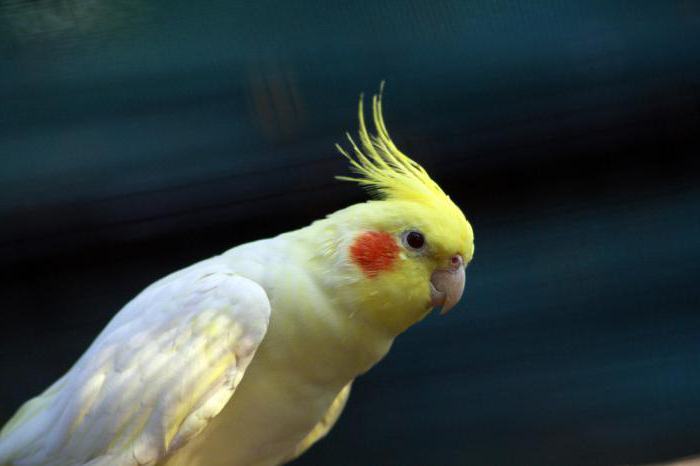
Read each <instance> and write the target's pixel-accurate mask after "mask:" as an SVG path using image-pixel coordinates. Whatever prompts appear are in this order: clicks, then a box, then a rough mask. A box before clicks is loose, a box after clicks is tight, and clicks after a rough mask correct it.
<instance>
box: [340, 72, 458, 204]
mask: <svg viewBox="0 0 700 466" xmlns="http://www.w3.org/2000/svg"><path fill="white" fill-rule="evenodd" d="M383 90H384V82H382V84H381V86H380V88H379V94H375V95H373V96H372V119H373V123H374V128H375V131H376V134H370V133H369V131H368V130H367V125H366V124H365V112H364V96H363V95H360V103H359V110H358V114H359V120H360V128H359V131H358V137H359V141H360V145H359V146H358V144H357V143H356V142H355V140H354V139H353V138H352V136H351V135H350V133H346V136H347V138H348V141H350V144H351V145H352V149H353V153H354V157H353V156H351V155H350V154H349V153H348V152H347V151H346V150H345V149H343V148H342V147H341V146H340V145H339V144H336V148H337V149H338V150H339V151H340V153H341V154H343V155H344V156H345V157H346V158H347V159H348V161H349V162H350V165H351V167H350V168H351V170H352V171H354V172H355V173H357V175H358V176H356V177H352V176H336V178H337V179H339V180H345V181H354V182H356V183H358V184H360V185H361V186H364V187H366V188H368V189H369V190H370V191H371V192H373V193H376V194H377V195H378V196H379V197H381V198H386V199H395V200H412V201H423V202H435V201H444V200H446V199H449V198H448V197H447V195H446V194H445V193H444V192H443V191H442V189H440V186H438V184H437V183H435V182H434V181H433V180H432V179H431V178H430V176H429V175H428V173H427V172H426V171H425V169H424V168H423V167H421V166H420V165H419V164H418V163H416V162H414V161H413V160H411V159H410V158H409V157H408V156H406V155H405V154H403V153H402V152H401V151H400V150H399V149H397V147H396V146H395V145H394V143H393V141H392V140H391V137H389V132H388V131H387V129H386V125H385V124H384V117H383V116H382V94H383ZM360 146H361V147H360Z"/></svg>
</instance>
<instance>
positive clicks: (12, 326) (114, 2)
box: [0, 0, 700, 466]
mask: <svg viewBox="0 0 700 466" xmlns="http://www.w3.org/2000/svg"><path fill="white" fill-rule="evenodd" d="M382 79H386V80H387V88H386V93H385V116H386V120H387V122H388V126H389V128H390V130H391V131H392V134H393V136H394V139H395V140H396V142H397V144H398V145H399V147H401V148H402V149H403V150H405V151H406V152H407V153H408V154H410V155H412V156H413V157H414V158H415V159H416V160H418V161H419V162H421V163H423V164H424V165H425V166H426V168H427V169H428V170H429V171H430V172H431V173H432V175H433V177H434V178H435V179H436V180H437V181H438V182H439V183H440V184H441V185H442V186H443V188H444V189H445V190H446V191H447V192H448V193H449V194H450V195H451V196H452V197H453V199H455V200H456V201H457V203H458V204H459V205H460V206H462V207H463V209H464V210H465V212H466V214H467V216H468V218H469V219H470V220H471V222H472V224H473V225H474V229H475V233H476V256H475V259H474V262H473V264H472V265H471V266H470V268H469V270H468V275H467V280H468V283H467V291H466V294H465V297H464V298H463V300H462V303H461V304H460V305H459V306H458V308H457V309H455V310H454V311H452V312H451V313H450V314H448V315H447V316H446V317H443V318H438V317H437V316H431V317H430V318H428V319H427V320H426V321H424V322H423V323H421V324H420V325H418V326H416V327H415V328H413V329H411V330H410V331H409V332H408V333H407V334H406V335H404V336H402V337H400V338H399V339H398V340H397V343H396V345H395V347H394V349H393V351H392V352H391V353H390V355H389V356H388V357H387V358H386V360H385V361H384V362H382V363H381V364H380V365H379V367H377V368H376V369H374V370H372V371H371V372H370V373H369V374H368V375H366V376H365V377H363V378H361V379H360V380H359V381H358V382H357V383H356V385H355V388H354V393H353V395H352V397H351V400H350V403H349V405H348V407H347V409H346V411H345V413H344V415H343V416H342V418H341V420H340V422H339V423H338V425H337V427H336V428H335V430H334V431H333V432H332V434H331V435H330V436H329V437H328V439H327V440H325V441H323V442H321V443H320V444H318V445H317V446H316V447H314V448H313V449H312V450H311V451H310V452H309V453H308V454H307V455H305V456H304V457H303V458H302V459H301V460H299V461H298V462H296V463H295V464H297V465H300V466H301V465H334V466H345V465H347V466H350V465H353V466H359V465H402V466H412V465H415V466H419V465H420V466H425V465H430V466H451V465H475V466H500V465H518V466H523V465H525V466H527V465H533V466H548V465H551V466H562V465H563V466H569V465H616V464H625V463H642V462H650V461H657V460H661V459H667V458H671V457H677V456H682V455H687V454H692V453H700V352H699V350H700V313H699V312H698V311H699V310H700V309H699V307H700V306H699V305H700V292H698V290H697V287H698V283H697V282H698V278H700V266H699V263H700V185H699V184H698V181H699V180H700V176H699V175H698V169H699V168H700V163H699V162H698V157H699V156H700V154H699V151H700V2H697V1H679V0H664V1H641V0H636V1H609V0H606V1H578V2H565V1H554V0H550V1H511V0H493V1H470V2H432V1H406V2H398V1H396V2H390V1H381V2H372V1H358V2H352V3H351V2H343V3H339V4H337V5H334V4H332V3H330V2H325V1H314V2H264V1H258V2H234V1H229V0H226V1H224V0H220V1H210V2H193V1H188V2H184V1H174V0H168V1H165V0H162V1H145V0H144V1H140V0H121V1H120V0H85V1H78V0H65V1H45V0H44V1H40V0H36V1H18V0H13V1H11V0H0V264H1V267H0V296H2V304H1V305H0V312H1V313H2V323H1V324H0V374H1V375H0V423H1V422H3V421H4V420H6V419H7V418H9V416H10V415H11V413H12V412H13V411H14V410H15V409H16V408H17V407H18V406H19V404H20V403H21V402H22V401H24V400H25V399H27V398H28V397H29V396H31V395H34V394H36V393H37V392H39V391H41V390H42V389H43V388H44V387H46V386H47V385H49V384H50V383H51V382H52V381H53V380H55V379H56V378H57V377H59V376H60V375H61V374H62V373H63V372H64V371H65V370H67V369H68V367H70V365H71V363H72V362H73V361H74V360H75V359H76V358H77V357H78V356H79V355H80V354H81V353H82V352H83V351H84V350H85V348H86V347H87V345H88V344H89V343H90V341H91V340H92V339H93V338H94V337H95V336H96V335H97V333H98V332H99V331H100V329H101V328H102V327H103V326H104V325H105V323H106V322H107V321H108V319H109V318H110V317H111V316H112V315H113V314H114V313H115V312H116V311H117V310H118V309H119V308H120V307H121V306H122V305H123V304H124V303H125V302H126V301H128V300H129V299H130V298H131V297H132V296H134V295H135V294H136V293H137V292H138V291H139V290H141V289H142V288H144V287H145V286H147V285H148V284H149V283H150V282H152V281H154V280H155V279H157V278H158V277H160V276H163V275H165V274H167V273H169V272H171V271H173V270H176V269H178V268H180V267H183V266H186V265H188V264H191V263H193V262H195V261H197V260H199V259H202V258H205V257H208V256H211V255H213V254H216V253H219V252H221V251H223V250H225V249H227V248H229V247H232V246H234V245H236V244H239V243H241V242H245V241H249V240H252V239H257V238H261V237H265V236H270V235H274V234H277V233H279V232H282V231H286V230H289V229H293V228H297V227H300V226H303V225H305V224H307V223H309V222H310V221H312V220H313V219H315V218H319V217H321V216H323V215H325V214H327V213H329V212H332V211H333V210H336V209H338V208H341V207H343V206H346V205H348V204H350V203H354V202H359V201H362V200H363V199H365V195H364V193H362V191H361V190H360V189H358V188H357V187H356V186H353V185H351V184H349V183H342V182H338V181H335V180H334V179H333V176H334V175H337V174H344V173H346V172H347V169H346V166H345V163H344V162H343V160H342V158H341V157H340V156H338V155H337V154H336V153H335V151H334V149H333V143H334V142H336V141H341V140H342V139H343V132H344V131H345V130H354V128H355V126H356V105H357V99H358V95H359V93H360V92H362V91H365V92H368V93H371V92H373V91H375V90H377V89H378V86H379V82H380V81H381V80H382Z"/></svg>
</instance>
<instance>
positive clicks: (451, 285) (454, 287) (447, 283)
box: [430, 254, 465, 314]
mask: <svg viewBox="0 0 700 466" xmlns="http://www.w3.org/2000/svg"><path fill="white" fill-rule="evenodd" d="M464 279H465V274H464V258H462V256H460V255H459V254H455V255H454V256H452V259H451V261H450V265H449V267H446V268H441V269H437V270H435V271H434V272H433V274H432V275H431V276H430V303H431V304H432V306H433V307H442V310H441V311H440V314H445V313H447V311H449V310H450V309H452V308H453V307H454V306H455V304H457V303H458V302H459V300H460V298H461V297H462V293H463V292H464Z"/></svg>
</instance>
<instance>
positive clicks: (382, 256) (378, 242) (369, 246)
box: [350, 231, 399, 277]
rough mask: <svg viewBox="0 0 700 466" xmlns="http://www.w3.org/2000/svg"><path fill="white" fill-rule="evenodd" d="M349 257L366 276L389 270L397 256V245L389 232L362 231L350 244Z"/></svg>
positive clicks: (374, 275)
mask: <svg viewBox="0 0 700 466" xmlns="http://www.w3.org/2000/svg"><path fill="white" fill-rule="evenodd" d="M350 257H351V258H352V261H353V262H354V263H355V264H357V265H358V266H359V267H360V269H362V271H363V272H364V274H365V275H367V276H368V277H376V276H377V274H378V273H379V272H381V271H383V270H389V269H390V268H391V267H392V265H393V264H394V262H395V261H396V259H397V258H398V257H399V245H398V244H396V240H394V237H393V236H391V235H390V234H389V233H384V232H380V231H368V232H366V233H362V234H361V235H359V236H358V237H357V238H355V241H354V242H353V243H352V246H350Z"/></svg>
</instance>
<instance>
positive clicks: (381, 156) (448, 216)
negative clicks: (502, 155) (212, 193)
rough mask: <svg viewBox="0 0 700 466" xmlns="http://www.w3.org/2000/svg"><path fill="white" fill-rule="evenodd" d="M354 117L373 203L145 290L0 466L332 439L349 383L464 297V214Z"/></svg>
mask: <svg viewBox="0 0 700 466" xmlns="http://www.w3.org/2000/svg"><path fill="white" fill-rule="evenodd" d="M364 113H365V112H364V110H363V99H362V98H360V105H359V120H360V122H359V141H358V142H357V143H356V142H355V140H353V138H352V137H351V136H350V135H348V140H349V142H350V145H351V148H352V152H351V153H349V152H346V151H345V150H343V149H342V148H341V147H340V146H338V149H339V150H340V152H341V153H342V154H343V155H345V157H347V159H348V160H349V162H350V164H351V169H352V170H353V171H354V173H355V175H354V176H351V177H338V178H340V179H344V180H351V181H355V182H357V183H359V184H360V185H362V186H364V187H366V188H368V189H369V190H370V191H371V192H372V193H373V194H374V196H375V199H374V200H370V201H367V202H364V203H360V204H355V205H352V206H350V207H347V208H345V209H342V210H340V211H337V212H335V213H332V214H330V215H328V216H327V217H326V218H324V219H322V220H318V221H315V222H314V223H312V224H311V225H309V226H307V227H304V228H301V229H299V230H296V231H291V232H287V233H283V234H281V235H279V236H276V237H274V238H269V239H263V240H260V241H255V242H252V243H247V244H243V245H240V246H237V247H234V248H232V249H230V250H228V251H226V252H224V253H223V254H221V255H218V256H215V257H212V258H210V259H206V260H204V261H202V262H198V263H196V264H194V265H191V266H189V267H187V268H185V269H182V270H179V271H177V272H174V273H173V274H171V275H168V276H166V277H165V278H162V279H161V280H159V281H157V282H155V283H153V284H152V285H150V286H149V287H147V288H146V289H145V290H144V291H142V292H141V293H140V294H139V295H137V296H136V297H135V298H134V299H133V300H132V301H130V302H129V303H127V304H126V306H124V308H122V309H121V310H120V311H119V312H118V313H117V314H116V315H115V317H114V318H113V319H112V320H111V321H110V323H109V324H108V325H107V326H106V327H105V329H104V330H103V331H102V332H101V333H100V335H99V336H98V337H97V339H96V340H95V341H94V342H93V343H92V345H91V346H90V347H89V348H88V350H87V351H86V352H85V353H84V354H83V355H82V356H81V358H80V359H79V360H78V361H77V362H76V363H75V365H74V366H73V367H72V368H71V369H70V370H69V371H68V372H67V373H66V374H65V375H64V376H63V377H61V378H60V379H59V380H58V381H56V382H55V383H54V384H53V385H51V386H50V387H49V388H48V389H47V390H46V391H45V392H43V393H42V394H41V395H39V396H37V397H36V398H33V399H31V400H29V401H28V402H27V403H25V404H24V405H23V406H22V407H21V408H20V410H19V411H18V412H17V413H16V414H15V416H14V417H13V418H12V419H11V420H10V421H9V422H8V423H7V425H5V427H4V428H3V430H2V432H1V433H0V465H2V466H7V465H13V466H20V465H21V466H30V465H35V466H39V465H41V466H107V465H109V466H137V465H148V466H151V465H159V466H218V465H226V466H276V465H280V464H284V463H285V462H288V461H291V460H292V459H294V458H296V457H297V456H298V455H300V454H302V453H303V452H304V451H305V450H306V449H308V448H309V447H310V446H311V445H312V444H313V443H315V442H316V441H317V440H318V439H320V438H322V437H323V436H324V435H325V434H326V433H327V432H328V431H329V429H330V428H331V427H332V426H333V424H334V423H335V421H336V420H337V419H338V416H339V415H340V412H341V411H342V409H343V407H344V405H345V402H346V400H347V398H348V394H349V392H350V386H351V384H352V382H353V380H354V379H355V378H356V377H357V376H359V375H361V374H363V373H364V372H366V371H367V370H368V369H370V368H371V367H372V366H374V365H375V364H376V363H377V362H379V361H380V360H381V359H382V358H383V357H384V355H386V354H387V352H388V351H389V349H390V347H391V345H392V342H393V341H394V338H395V337H396V336H398V335H399V334H400V333H402V332H403V331H404V330H406V329H407V328H408V327H410V326H411V325H413V324H415V323H416V322H418V321H420V320H421V319H422V318H423V317H424V316H425V315H426V314H427V313H428V312H430V310H431V309H432V308H435V307H441V308H442V312H443V313H444V312H446V311H447V310H449V309H450V308H451V307H453V306H454V305H455V304H456V303H457V302H458V301H459V299H460V298H461V296H462V292H463V290H464V281H465V268H466V266H467V264H468V263H469V261H470V260H471V259H472V256H473V253H474V235H473V231H472V228H471V226H470V224H469V222H467V220H466V218H465V216H464V214H463V213H462V211H461V210H460V209H459V208H458V207H457V206H456V205H455V204H454V203H453V202H452V201H451V200H450V198H449V197H448V196H447V195H446V194H445V193H444V192H443V191H442V189H441V188H440V187H439V186H438V185H437V183H435V182H434V181H433V180H432V179H431V178H430V177H429V176H428V174H427V173H426V171H425V170H424V169H423V168H422V167H421V166H420V165H418V164H417V163H416V162H414V161H413V160H411V159H410V158H408V157H407V156H406V155H404V154H403V153H401V152H400V151H399V150H398V149H397V148H396V146H395V145H394V143H393V142H392V140H391V138H390V137H389V134H388V132H387V129H386V126H385V124H384V120H383V117H382V100H381V91H380V93H379V95H374V96H373V98H372V116H373V123H374V127H375V133H376V134H370V132H369V131H368V129H367V126H366V124H365V119H364Z"/></svg>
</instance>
